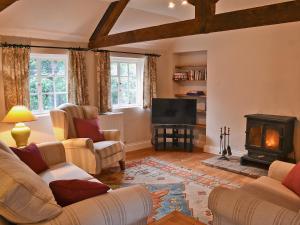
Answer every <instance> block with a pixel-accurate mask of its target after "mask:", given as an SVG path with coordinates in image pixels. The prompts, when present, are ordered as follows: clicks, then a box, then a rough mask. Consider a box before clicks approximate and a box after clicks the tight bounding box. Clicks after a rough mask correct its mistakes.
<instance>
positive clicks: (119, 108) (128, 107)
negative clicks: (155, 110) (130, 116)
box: [112, 105, 143, 110]
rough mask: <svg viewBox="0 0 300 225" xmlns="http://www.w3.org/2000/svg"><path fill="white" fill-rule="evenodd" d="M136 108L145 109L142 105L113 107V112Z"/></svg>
mask: <svg viewBox="0 0 300 225" xmlns="http://www.w3.org/2000/svg"><path fill="white" fill-rule="evenodd" d="M134 108H140V109H141V108H143V106H142V105H128V106H115V107H114V106H113V107H112V109H113V110H121V109H134Z"/></svg>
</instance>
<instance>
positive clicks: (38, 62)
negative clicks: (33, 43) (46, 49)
mask: <svg viewBox="0 0 300 225" xmlns="http://www.w3.org/2000/svg"><path fill="white" fill-rule="evenodd" d="M67 61H68V58H67V55H52V54H51V55H48V54H31V55H30V63H29V93H30V110H31V111H33V113H36V114H38V113H46V112H48V111H49V110H51V109H54V108H55V107H57V106H59V105H61V104H63V103H66V102H67V101H68V80H67V71H68V63H67Z"/></svg>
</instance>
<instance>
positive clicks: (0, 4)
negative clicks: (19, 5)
mask: <svg viewBox="0 0 300 225" xmlns="http://www.w3.org/2000/svg"><path fill="white" fill-rule="evenodd" d="M17 1H18V0H0V12H1V11H3V10H4V9H6V8H7V7H8V6H10V5H12V4H13V3H15V2H17Z"/></svg>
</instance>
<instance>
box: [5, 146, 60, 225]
mask: <svg viewBox="0 0 300 225" xmlns="http://www.w3.org/2000/svg"><path fill="white" fill-rule="evenodd" d="M0 184H1V185H0V215H1V216H3V217H4V218H5V219H7V220H9V221H11V222H13V223H17V224H23V223H38V222H41V221H44V220H47V219H52V218H54V217H56V216H57V215H59V214H60V213H61V212H62V208H61V207H60V206H59V205H57V204H56V202H55V200H54V197H53V195H52V192H51V190H50V188H49V186H48V185H47V184H45V182H44V181H43V180H42V179H41V178H40V177H39V176H38V175H37V174H36V173H34V172H33V171H32V170H31V169H30V168H29V167H28V166H27V165H26V164H24V163H23V162H22V161H21V160H19V159H16V158H15V157H14V156H13V155H12V154H9V153H7V152H4V151H0Z"/></svg>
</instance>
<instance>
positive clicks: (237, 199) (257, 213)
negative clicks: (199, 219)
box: [208, 187, 300, 225]
mask: <svg viewBox="0 0 300 225" xmlns="http://www.w3.org/2000/svg"><path fill="white" fill-rule="evenodd" d="M208 208H209V209H210V210H211V211H212V213H213V216H214V220H213V224H214V225H219V224H223V223H222V222H221V221H223V222H225V221H226V224H235V225H244V224H251V225H261V224H264V225H274V224H276V225H286V224H299V219H300V214H298V213H296V212H293V211H291V210H289V209H286V208H283V207H280V206H278V205H275V204H272V203H270V202H267V201H264V200H260V199H258V198H255V196H253V195H251V194H248V193H247V192H244V191H241V190H231V189H227V188H224V187H217V188H215V189H214V190H213V191H212V192H211V193H210V195H209V200H208ZM266 215H267V216H266ZM296 221H298V222H297V223H296ZM224 224H225V223H224Z"/></svg>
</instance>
